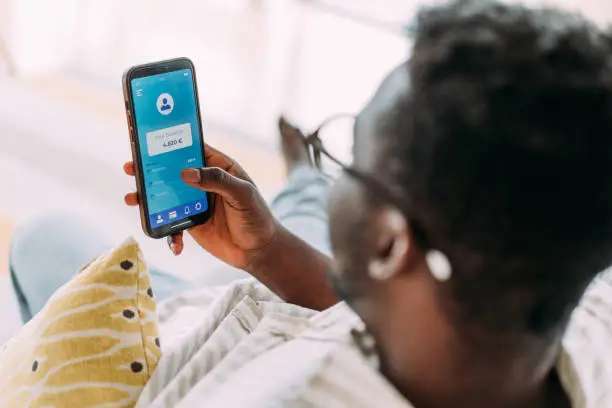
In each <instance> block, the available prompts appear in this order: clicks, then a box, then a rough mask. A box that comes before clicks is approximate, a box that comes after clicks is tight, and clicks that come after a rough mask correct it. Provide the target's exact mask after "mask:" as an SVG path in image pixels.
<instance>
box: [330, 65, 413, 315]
mask: <svg viewBox="0 0 612 408" xmlns="http://www.w3.org/2000/svg"><path fill="white" fill-rule="evenodd" d="M408 89H409V78H408V68H407V66H406V64H402V65H401V66H399V67H398V68H396V69H395V70H394V71H393V72H392V73H391V74H390V75H389V76H388V77H387V78H386V79H385V81H384V82H383V84H382V86H381V87H380V88H379V89H378V91H377V93H376V95H375V96H374V98H373V99H372V101H371V102H370V103H369V104H368V106H367V107H366V108H365V109H364V110H363V111H362V112H361V113H360V114H359V116H358V118H357V120H356V122H355V130H354V138H355V140H354V148H353V149H354V151H353V156H354V163H353V167H355V168H356V169H358V170H360V171H361V172H363V173H366V174H370V175H374V176H376V177H378V179H379V180H381V181H384V178H383V177H382V174H377V173H376V172H377V170H379V169H380V168H381V166H380V163H381V162H382V161H383V160H385V158H384V157H380V156H381V155H382V154H381V148H380V146H381V144H382V143H388V140H389V139H388V138H389V137H393V135H386V134H381V129H383V128H384V127H383V126H382V125H383V124H384V121H385V120H388V119H387V118H388V114H389V112H390V110H391V109H393V107H394V106H395V104H396V101H397V100H398V98H399V97H402V96H405V94H406V92H408ZM383 140H384V142H383ZM374 198H375V197H372V196H371V195H370V193H369V192H368V191H367V190H366V189H364V187H363V185H361V184H360V183H359V182H358V181H356V180H354V179H353V178H351V177H350V176H347V175H346V174H344V175H342V176H341V177H340V179H339V180H338V181H337V183H336V185H335V186H334V188H333V190H332V192H331V193H330V199H329V216H330V237H331V243H332V249H333V252H334V265H333V270H332V271H330V278H331V280H332V282H333V284H334V287H335V289H336V291H337V293H338V295H339V296H340V297H342V298H343V299H344V300H346V301H348V302H349V303H351V304H353V305H354V303H355V302H357V301H359V300H361V299H362V298H364V297H367V294H368V288H369V287H370V286H371V285H370V284H369V282H370V279H369V277H368V265H369V264H370V261H371V259H372V258H373V257H374V256H375V251H376V243H377V241H378V236H377V234H378V232H379V230H380V228H379V225H377V217H376V213H377V210H378V207H379V206H380V204H381V203H379V202H377V201H376V200H375V199H374ZM382 204H384V203H382Z"/></svg>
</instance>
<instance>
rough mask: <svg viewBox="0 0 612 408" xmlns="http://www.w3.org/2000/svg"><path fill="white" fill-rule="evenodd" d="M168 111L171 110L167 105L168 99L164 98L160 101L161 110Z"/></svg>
mask: <svg viewBox="0 0 612 408" xmlns="http://www.w3.org/2000/svg"><path fill="white" fill-rule="evenodd" d="M168 109H172V106H170V105H168V99H167V98H164V99H162V107H161V110H163V111H165V110H168Z"/></svg>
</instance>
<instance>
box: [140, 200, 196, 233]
mask: <svg viewBox="0 0 612 408" xmlns="http://www.w3.org/2000/svg"><path fill="white" fill-rule="evenodd" d="M207 209H208V206H207V205H206V201H205V200H198V201H194V202H192V203H188V204H183V205H180V206H178V207H174V208H170V209H168V210H166V211H160V212H158V213H155V214H151V226H152V227H153V228H157V227H161V226H163V225H166V224H172V223H173V222H176V221H179V220H182V219H184V218H188V217H191V216H192V215H195V214H198V213H202V212H204V211H206V210H207Z"/></svg>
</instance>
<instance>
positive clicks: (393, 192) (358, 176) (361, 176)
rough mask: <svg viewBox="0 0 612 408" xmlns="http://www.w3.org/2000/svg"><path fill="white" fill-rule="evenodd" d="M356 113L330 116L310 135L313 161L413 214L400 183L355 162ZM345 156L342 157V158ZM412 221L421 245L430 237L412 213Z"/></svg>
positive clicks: (320, 167)
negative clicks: (360, 168)
mask: <svg viewBox="0 0 612 408" xmlns="http://www.w3.org/2000/svg"><path fill="white" fill-rule="evenodd" d="M355 120H356V116H355V115H353V114H348V113H341V114H338V115H334V116H331V117H330V118H328V119H326V120H325V121H324V122H323V123H322V124H321V125H320V126H319V127H318V128H316V130H315V131H313V132H312V133H309V134H308V135H307V136H306V144H307V146H308V151H309V154H310V160H311V162H312V163H313V164H314V165H315V166H316V167H317V168H319V169H320V170H321V172H322V173H323V174H325V175H326V176H328V177H330V178H336V177H337V176H338V175H339V173H340V172H344V173H346V174H347V175H349V176H350V177H352V178H353V179H355V180H356V181H358V182H360V183H361V184H363V185H364V187H366V188H367V189H368V190H369V191H370V193H372V194H373V195H374V196H375V197H377V198H378V199H379V200H382V201H385V202H387V203H389V204H392V205H393V206H395V207H396V208H398V209H399V210H401V211H402V212H403V213H404V214H409V213H410V211H411V209H412V204H411V202H410V200H409V199H408V197H406V194H405V193H404V192H403V191H402V190H401V189H400V187H399V186H398V185H390V184H389V183H386V182H383V181H382V180H380V179H379V178H378V177H377V176H374V175H371V174H368V173H366V172H364V171H362V170H359V169H357V168H356V167H355V165H354V164H353V157H352V142H353V139H354V130H355ZM325 145H328V146H333V147H334V148H335V149H334V150H338V151H340V155H341V156H336V155H332V154H331V153H330V152H329V150H328V149H327V148H326V146H325ZM340 157H341V158H340ZM408 221H409V223H410V226H411V228H412V230H413V233H414V234H415V236H416V239H417V241H418V242H419V243H420V244H421V245H425V244H426V243H427V242H428V241H427V239H426V237H425V233H424V231H423V229H422V228H421V227H420V224H419V223H418V222H417V221H416V220H414V219H412V218H410V217H408Z"/></svg>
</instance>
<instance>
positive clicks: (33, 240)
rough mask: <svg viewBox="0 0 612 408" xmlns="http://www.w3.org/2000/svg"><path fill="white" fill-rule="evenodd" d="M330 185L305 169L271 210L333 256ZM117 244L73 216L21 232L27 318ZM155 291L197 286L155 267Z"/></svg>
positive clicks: (17, 257)
mask: <svg viewBox="0 0 612 408" xmlns="http://www.w3.org/2000/svg"><path fill="white" fill-rule="evenodd" d="M329 186H330V185H329V182H328V180H327V179H326V178H325V177H324V176H322V175H321V174H320V173H319V172H318V171H317V170H314V169H312V168H309V167H299V168H297V169H296V170H295V171H294V172H292V174H291V175H290V176H289V180H288V181H287V185H286V186H285V188H284V189H283V190H282V191H281V192H280V193H279V194H278V195H277V196H276V198H275V199H274V200H273V202H272V204H271V209H272V212H273V213H274V216H275V217H277V218H278V219H279V220H280V221H281V223H282V224H283V225H284V226H285V227H286V228H287V229H289V230H290V231H291V232H293V233H294V234H296V235H297V236H299V237H300V238H302V239H303V240H305V241H306V242H308V243H309V244H310V245H312V246H314V247H315V248H317V249H318V250H320V251H321V252H323V253H326V254H330V246H329V240H328V223H327V212H326V209H325V208H326V204H327V194H328V192H329ZM111 247H112V244H110V243H108V242H107V241H106V240H105V239H104V237H103V235H101V234H99V233H98V232H97V231H96V230H95V229H93V228H91V227H90V226H88V225H86V224H84V223H82V222H79V221H78V220H75V218H74V217H73V216H71V215H63V214H59V215H55V214H54V215H53V216H46V217H41V218H37V219H34V220H32V221H30V222H29V223H27V224H26V225H23V226H22V227H20V228H19V229H18V230H17V232H16V233H15V235H14V237H13V241H12V243H11V249H10V271H11V278H12V282H13V287H14V290H15V294H16V296H17V299H18V302H19V308H20V311H21V317H22V319H23V321H24V322H27V321H29V320H30V319H31V318H32V317H33V316H34V315H36V313H38V312H39V311H40V310H41V309H42V308H43V307H44V305H45V303H46V302H47V300H48V299H49V298H50V297H51V295H53V293H54V292H55V291H56V290H57V289H59V288H60V287H61V286H62V285H64V284H65V283H66V282H68V281H69V280H70V279H72V277H73V276H74V275H75V273H76V272H77V271H78V270H79V268H80V267H82V266H83V265H84V264H86V263H87V262H89V261H90V260H92V259H93V258H95V257H96V256H98V255H99V254H101V253H103V252H104V251H106V250H108V249H109V248H111ZM150 273H151V281H152V286H153V287H154V288H155V292H156V297H157V299H158V300H163V299H166V298H168V297H170V296H172V295H174V294H176V293H179V292H181V291H183V290H186V289H193V286H189V284H188V283H187V282H185V281H183V280H181V279H178V278H176V277H174V276H172V275H170V274H168V273H165V272H164V271H161V270H159V269H157V268H155V267H154V266H151V267H150Z"/></svg>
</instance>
